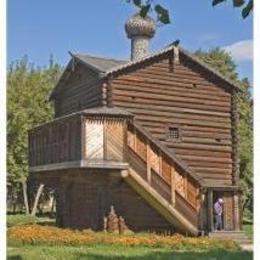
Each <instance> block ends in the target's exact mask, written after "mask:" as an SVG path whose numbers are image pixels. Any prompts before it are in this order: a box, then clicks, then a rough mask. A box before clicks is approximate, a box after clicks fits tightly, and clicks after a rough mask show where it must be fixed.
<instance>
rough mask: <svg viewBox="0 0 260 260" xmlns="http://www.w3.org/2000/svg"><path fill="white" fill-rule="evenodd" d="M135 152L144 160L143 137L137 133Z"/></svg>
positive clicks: (144, 145)
mask: <svg viewBox="0 0 260 260" xmlns="http://www.w3.org/2000/svg"><path fill="white" fill-rule="evenodd" d="M136 152H137V153H138V155H139V156H140V157H141V158H142V159H143V160H144V161H146V159H147V158H146V143H145V140H144V138H142V137H141V136H140V135H138V134H137V135H136Z"/></svg>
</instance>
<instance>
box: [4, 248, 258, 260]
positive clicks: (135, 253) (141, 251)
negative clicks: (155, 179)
mask: <svg viewBox="0 0 260 260" xmlns="http://www.w3.org/2000/svg"><path fill="white" fill-rule="evenodd" d="M7 259H10V260H35V259H37V260H45V259H46V260H47V259H48V260H54V259H55V260H72V259H73V260H74V259H75V260H78V259H79V260H80V259H87V260H88V259H90V260H109V259H113V260H129V259H136V260H159V259H160V260H166V259H167V260H168V259H169V260H172V259H174V260H196V259H199V260H232V259H234V260H249V259H250V260H251V259H253V254H252V252H242V251H236V252H232V251H225V250H211V251H208V252H194V251H192V252H187V251H186V252H178V251H177V252H176V251H173V250H172V249H170V248H148V247H141V246H136V247H123V246H102V245H98V246H84V247H83V246H82V247H72V246H71V247H69V246H61V247H57V246H23V247H15V248H9V249H8V258H7Z"/></svg>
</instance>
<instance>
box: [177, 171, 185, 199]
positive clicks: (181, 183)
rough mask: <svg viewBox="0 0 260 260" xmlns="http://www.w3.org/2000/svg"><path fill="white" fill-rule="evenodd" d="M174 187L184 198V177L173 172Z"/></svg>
mask: <svg viewBox="0 0 260 260" xmlns="http://www.w3.org/2000/svg"><path fill="white" fill-rule="evenodd" d="M175 183H176V184H175V186H176V190H177V191H178V192H179V194H181V195H182V196H183V197H185V180H184V176H182V175H181V174H179V173H178V172H177V171H175Z"/></svg>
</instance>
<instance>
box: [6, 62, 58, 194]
mask: <svg viewBox="0 0 260 260" xmlns="http://www.w3.org/2000/svg"><path fill="white" fill-rule="evenodd" d="M60 73H61V67H60V66H59V65H57V64H54V62H53V60H52V59H51V60H50V63H49V65H48V67H45V68H35V67H34V66H33V64H30V63H29V62H28V59H27V58H26V57H24V58H22V59H21V60H19V61H16V62H15V63H12V64H11V65H10V66H9V68H8V73H7V143H8V144H7V168H8V174H7V182H8V183H9V184H10V185H11V186H12V188H14V187H15V188H16V189H19V188H20V186H21V185H20V183H21V182H23V181H24V180H26V178H27V175H28V130H29V129H31V128H33V127H35V126H37V125H39V124H42V123H44V122H46V121H48V120H50V119H51V118H52V115H53V108H52V106H51V104H50V103H49V102H48V97H49V94H50V92H51V90H52V89H53V87H54V85H55V82H56V81H57V79H58V77H59V75H60ZM14 190H15V189H13V191H14Z"/></svg>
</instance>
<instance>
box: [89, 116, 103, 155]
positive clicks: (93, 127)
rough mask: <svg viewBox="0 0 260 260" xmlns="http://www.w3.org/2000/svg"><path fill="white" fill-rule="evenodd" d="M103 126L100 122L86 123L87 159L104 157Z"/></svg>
mask: <svg viewBox="0 0 260 260" xmlns="http://www.w3.org/2000/svg"><path fill="white" fill-rule="evenodd" d="M103 131H104V125H103V123H101V122H95V121H92V122H86V149H85V150H86V155H85V158H88V159H103V157H104V132H103Z"/></svg>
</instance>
